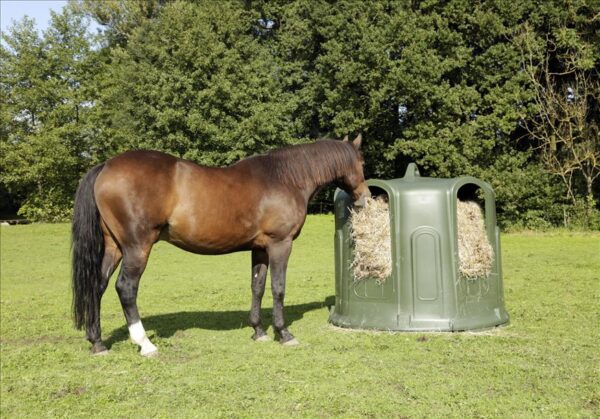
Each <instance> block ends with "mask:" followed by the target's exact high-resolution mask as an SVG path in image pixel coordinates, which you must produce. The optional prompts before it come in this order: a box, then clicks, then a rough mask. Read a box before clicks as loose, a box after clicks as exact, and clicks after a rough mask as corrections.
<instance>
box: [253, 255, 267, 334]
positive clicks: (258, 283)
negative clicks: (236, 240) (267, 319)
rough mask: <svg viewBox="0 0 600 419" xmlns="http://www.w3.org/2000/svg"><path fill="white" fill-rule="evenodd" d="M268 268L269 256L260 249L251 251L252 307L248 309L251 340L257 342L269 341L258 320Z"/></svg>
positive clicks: (259, 319)
mask: <svg viewBox="0 0 600 419" xmlns="http://www.w3.org/2000/svg"><path fill="white" fill-rule="evenodd" d="M268 267H269V256H268V255H267V252H266V251H264V250H262V249H254V250H252V307H251V308H250V326H252V327H253V328H254V335H253V336H252V339H254V340H255V341H257V342H264V341H268V340H270V338H269V336H268V335H267V334H266V333H265V329H264V328H263V325H262V321H261V318H260V306H261V302H262V298H263V295H264V293H265V282H266V279H267V269H268Z"/></svg>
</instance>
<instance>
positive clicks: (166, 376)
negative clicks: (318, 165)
mask: <svg viewBox="0 0 600 419" xmlns="http://www.w3.org/2000/svg"><path fill="white" fill-rule="evenodd" d="M332 236H333V219H332V218H331V217H329V216H311V217H310V218H309V219H308V221H307V223H306V227H305V231H304V232H303V235H302V236H301V237H300V238H299V239H298V240H297V241H296V243H295V249H294V251H293V252H292V258H291V262H290V267H289V275H288V288H287V296H286V307H287V318H288V320H289V323H291V327H290V330H291V331H292V332H293V333H294V334H295V335H296V337H297V338H298V339H299V340H300V341H301V345H300V346H298V347H291V348H288V347H282V346H280V345H279V344H278V343H276V342H270V343H264V344H259V343H254V342H253V341H251V339H250V335H251V329H250V328H249V327H248V326H247V325H246V319H247V311H248V308H249V305H250V261H249V254H245V253H240V254H234V255H228V256H220V257H205V256H196V255H192V254H189V253H185V252H183V251H181V250H178V249H176V248H174V247H171V246H169V245H167V244H164V243H159V244H158V245H156V246H155V248H154V250H153V253H152V256H151V258H150V264H149V266H148V269H147V271H146V273H145V274H144V277H143V279H142V284H141V290H140V298H139V300H138V301H139V306H140V310H141V313H142V316H143V321H144V325H145V327H146V330H147V331H148V332H149V335H150V337H151V339H152V341H153V342H154V343H155V344H156V345H157V346H158V348H159V350H160V352H161V353H160V356H159V357H157V358H153V359H145V358H143V357H141V356H140V355H139V354H138V353H137V349H136V347H135V346H134V345H133V344H131V343H130V342H128V336H127V330H126V328H125V327H124V318H123V315H122V312H121V308H120V305H119V304H118V299H117V297H116V293H115V291H114V289H113V288H112V287H111V288H110V289H109V291H108V292H107V294H106V295H105V297H104V300H103V311H102V321H103V331H104V333H103V335H104V338H105V340H106V342H107V343H108V344H109V345H110V346H111V352H110V355H108V356H105V357H92V356H90V355H89V345H88V343H87V341H85V339H84V338H83V336H82V333H81V332H78V331H76V330H74V329H73V328H72V326H71V320H70V304H71V302H70V298H71V297H70V284H69V269H70V267H69V256H68V255H69V226H68V225H65V224H62V225H28V226H10V227H5V226H3V227H2V229H1V248H0V249H1V260H0V261H1V271H0V272H1V282H0V292H1V300H0V301H1V305H0V309H1V323H0V332H1V333H0V350H1V352H0V356H1V393H0V400H1V401H0V416H2V417H23V416H30V417H46V416H64V417H69V418H71V417H90V416H94V417H114V416H118V417H223V416H225V417H284V416H302V417H331V416H344V417H348V416H350V417H356V416H372V417H474V416H482V417H577V416H579V417H598V416H599V415H600V378H599V377H600V371H599V367H600V351H599V349H598V346H599V344H600V327H599V323H598V319H599V318H600V256H599V255H600V235H598V234H582V233H578V234H569V233H564V232H561V233H545V234H532V233H523V234H510V235H504V236H503V237H502V240H503V243H502V244H503V263H504V266H503V267H504V285H505V297H506V305H507V310H508V311H509V313H510V315H511V324H510V325H509V326H507V327H505V328H501V329H496V330H492V331H488V332H482V333H449V334H443V333H432V334H422V333H419V334H410V333H396V334H393V333H385V332H349V331H345V330H340V329H336V328H334V327H332V326H330V325H328V323H327V317H328V311H327V305H328V304H331V303H332V301H333V300H332V296H333V293H334V283H333V255H332V252H333V246H332V242H333V239H332ZM113 282H114V278H113ZM264 306H265V308H266V309H265V310H263V314H264V318H265V321H266V322H269V321H270V310H269V308H270V306H271V299H270V296H269V294H268V293H267V295H266V296H265V305H264Z"/></svg>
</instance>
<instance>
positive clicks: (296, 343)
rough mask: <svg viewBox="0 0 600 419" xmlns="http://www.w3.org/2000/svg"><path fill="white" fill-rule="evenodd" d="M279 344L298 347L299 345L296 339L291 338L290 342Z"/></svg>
mask: <svg viewBox="0 0 600 419" xmlns="http://www.w3.org/2000/svg"><path fill="white" fill-rule="evenodd" d="M281 344H282V345H284V346H298V345H300V342H298V339H296V338H292V339H290V340H286V341H285V342H282V343H281Z"/></svg>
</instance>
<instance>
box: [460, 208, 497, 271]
mask: <svg viewBox="0 0 600 419" xmlns="http://www.w3.org/2000/svg"><path fill="white" fill-rule="evenodd" d="M456 207H457V208H456V219H457V224H458V225H457V229H458V261H459V262H458V271H459V273H460V274H461V276H462V277H464V278H467V279H474V278H480V277H485V276H488V275H489V274H490V272H491V270H492V262H493V261H494V250H493V249H492V246H491V245H490V243H489V241H488V237H487V234H486V231H485V223H484V220H483V211H481V207H480V206H479V205H478V204H477V202H474V201H458V202H457V206H456Z"/></svg>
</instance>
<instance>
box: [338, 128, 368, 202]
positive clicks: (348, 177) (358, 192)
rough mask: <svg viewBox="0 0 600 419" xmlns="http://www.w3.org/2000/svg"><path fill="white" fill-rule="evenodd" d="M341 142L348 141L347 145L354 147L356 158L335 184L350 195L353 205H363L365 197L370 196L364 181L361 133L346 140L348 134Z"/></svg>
mask: <svg viewBox="0 0 600 419" xmlns="http://www.w3.org/2000/svg"><path fill="white" fill-rule="evenodd" d="M343 142H346V143H349V145H351V146H352V147H354V149H355V151H356V160H355V162H354V166H353V167H352V169H351V170H350V171H349V172H348V173H346V174H345V175H344V176H343V177H342V178H340V179H339V180H338V182H337V186H338V187H339V188H341V189H343V190H344V191H345V192H346V193H348V194H350V195H351V196H352V200H353V201H354V205H355V206H357V207H362V206H364V205H365V199H366V198H367V197H370V196H371V191H370V190H369V187H368V186H367V183H366V182H365V175H364V172H363V166H364V164H365V160H364V159H363V156H362V153H361V151H360V145H361V143H362V135H361V134H358V135H357V136H356V138H355V139H354V141H352V142H350V141H348V136H346V137H345V138H344V140H343Z"/></svg>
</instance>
